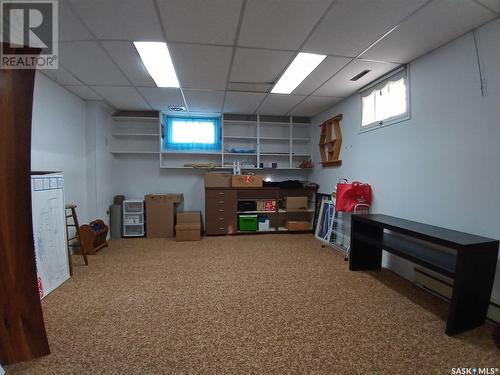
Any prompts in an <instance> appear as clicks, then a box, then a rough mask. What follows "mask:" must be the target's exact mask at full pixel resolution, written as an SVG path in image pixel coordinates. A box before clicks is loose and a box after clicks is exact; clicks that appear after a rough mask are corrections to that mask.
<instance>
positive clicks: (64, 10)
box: [58, 0, 93, 42]
mask: <svg viewBox="0 0 500 375" xmlns="http://www.w3.org/2000/svg"><path fill="white" fill-rule="evenodd" d="M58 26H59V41H60V42H66V41H74V40H92V39H93V37H92V34H90V32H89V31H88V29H87V28H86V27H85V25H83V23H82V22H81V21H80V19H79V18H78V17H76V16H75V14H74V13H73V11H72V10H71V8H70V6H69V5H68V0H63V1H61V0H59V25H58Z"/></svg>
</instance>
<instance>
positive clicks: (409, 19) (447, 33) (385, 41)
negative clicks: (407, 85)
mask: <svg viewBox="0 0 500 375" xmlns="http://www.w3.org/2000/svg"><path fill="white" fill-rule="evenodd" d="M499 16H500V0H369V1H368V0H333V1H332V0H314V1H311V0H141V1H137V0H106V1H103V0H86V1H82V0H59V34H60V36H59V38H60V60H59V66H60V69H59V71H44V73H45V74H46V75H47V76H49V77H50V78H51V79H53V80H55V81H57V82H58V83H60V84H61V85H63V86H65V87H66V88H67V89H68V90H70V91H71V92H73V93H74V94H76V95H78V96H80V97H81V98H82V99H85V100H103V101H105V102H107V103H108V104H109V105H111V106H113V107H115V108H116V109H120V110H167V107H168V106H169V105H174V106H179V105H180V106H185V107H187V108H188V110H189V112H192V113H196V112H198V113H220V112H225V113H247V114H248V113H259V114H266V115H294V116H314V115H317V114H319V113H321V112H323V111H325V110H326V109H328V108H330V107H331V106H333V105H334V104H335V103H337V102H339V101H341V100H342V99H343V98H345V97H347V96H349V95H351V94H352V93H354V92H355V91H356V90H357V89H359V88H360V87H362V86H364V85H366V84H367V83H369V82H371V81H372V80H374V79H376V78H378V77H380V76H381V75H383V74H385V73H387V72H389V71H391V70H392V69H394V68H395V67H397V66H398V65H400V64H402V63H407V62H410V61H412V60H414V59H415V58H417V57H418V56H421V55H423V54H425V53H427V52H429V51H431V50H433V49H435V48H437V47H439V46H441V45H443V44H445V43H447V42H449V41H451V40H453V39H455V38H457V37H458V36H460V35H462V34H464V33H466V32H468V31H470V30H471V29H473V28H476V27H478V26H480V25H482V24H484V23H486V22H488V21H490V20H492V19H494V18H497V17H499ZM390 30H393V31H392V32H390V33H388V32H389V31H390ZM386 34H387V35H386ZM382 37H383V38H382ZM133 41H166V42H167V43H168V45H169V49H170V52H171V55H172V59H173V62H174V66H175V69H176V72H177V75H178V78H179V81H180V85H181V88H179V89H175V88H158V87H156V86H155V84H154V82H153V80H152V79H151V77H150V76H149V75H148V73H147V71H146V70H145V68H144V66H143V64H142V62H141V60H140V58H139V56H138V54H137V52H136V50H135V48H134V46H133V44H132V42H133ZM375 42H376V43H375ZM369 47H370V48H369ZM300 51H302V52H313V53H320V54H325V55H328V57H327V58H326V59H325V60H324V61H323V62H322V63H321V64H320V65H319V66H318V67H317V68H316V70H314V71H313V72H312V73H311V75H310V76H309V77H307V78H306V79H305V80H304V81H303V82H302V83H301V84H300V85H299V86H298V87H297V88H296V89H295V90H294V92H292V94H291V95H276V94H270V93H269V91H270V89H271V88H272V86H273V85H274V83H275V82H276V81H277V79H279V77H280V76H281V74H282V73H283V71H284V70H285V69H286V67H287V66H288V65H289V64H290V63H291V61H292V60H293V58H294V57H295V56H296V54H297V53H298V52H300ZM364 69H368V70H370V72H369V73H368V74H366V75H365V76H364V77H362V78H361V79H360V80H358V81H356V82H352V81H350V78H351V77H352V76H354V75H356V74H358V73H359V72H361V71H362V70H364Z"/></svg>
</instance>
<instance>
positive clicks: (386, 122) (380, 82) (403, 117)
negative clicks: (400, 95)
mask: <svg viewBox="0 0 500 375" xmlns="http://www.w3.org/2000/svg"><path fill="white" fill-rule="evenodd" d="M396 75H398V76H402V77H404V80H405V89H406V112H405V113H402V114H399V115H396V116H392V117H388V118H385V119H383V120H379V121H375V122H372V123H370V124H366V125H363V97H365V96H368V95H370V94H371V93H372V92H373V91H375V90H380V88H382V87H383V86H385V84H386V83H387V82H389V81H391V80H394V79H393V78H394V76H396ZM358 94H359V101H360V104H361V105H360V111H361V121H360V124H359V132H360V133H365V132H368V131H372V130H375V129H380V128H383V127H386V126H390V125H394V124H398V123H401V122H404V121H407V120H410V119H411V98H410V69H409V66H408V65H405V66H402V67H399V68H397V69H395V70H393V71H391V72H389V73H388V74H386V75H384V76H382V77H380V78H379V79H377V80H375V81H373V82H371V83H369V84H368V85H366V86H364V87H363V88H361V89H360V90H359V91H358Z"/></svg>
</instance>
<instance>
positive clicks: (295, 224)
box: [285, 220, 311, 231]
mask: <svg viewBox="0 0 500 375" xmlns="http://www.w3.org/2000/svg"><path fill="white" fill-rule="evenodd" d="M285 227H286V229H288V230H303V231H307V230H310V229H311V223H310V222H309V221H295V220H288V221H287V222H286V224H285Z"/></svg>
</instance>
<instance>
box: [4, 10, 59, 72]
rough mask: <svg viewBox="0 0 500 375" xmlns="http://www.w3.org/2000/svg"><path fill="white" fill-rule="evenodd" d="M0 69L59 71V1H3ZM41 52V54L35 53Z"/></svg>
mask: <svg viewBox="0 0 500 375" xmlns="http://www.w3.org/2000/svg"><path fill="white" fill-rule="evenodd" d="M0 4H1V7H0V12H1V17H0V20H1V23H2V33H1V39H0V41H1V42H2V48H1V51H0V68H1V69H57V68H58V27H57V26H58V18H57V15H58V14H57V10H58V7H57V5H58V4H57V0H52V1H51V0H46V1H20V0H1V1H0ZM34 48H36V49H41V52H40V54H37V53H35V50H34Z"/></svg>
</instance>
